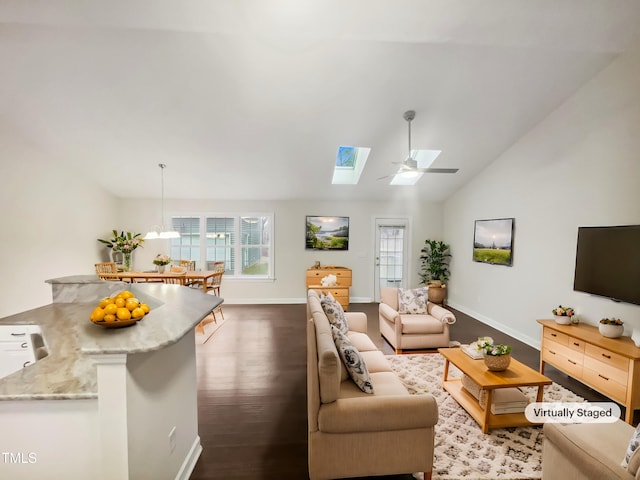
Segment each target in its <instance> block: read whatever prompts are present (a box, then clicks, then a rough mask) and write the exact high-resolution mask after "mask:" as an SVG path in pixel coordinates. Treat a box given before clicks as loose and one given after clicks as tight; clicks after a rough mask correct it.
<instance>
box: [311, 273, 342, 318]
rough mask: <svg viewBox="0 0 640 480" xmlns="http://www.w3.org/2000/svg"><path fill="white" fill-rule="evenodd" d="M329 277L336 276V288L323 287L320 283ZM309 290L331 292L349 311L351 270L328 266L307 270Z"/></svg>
mask: <svg viewBox="0 0 640 480" xmlns="http://www.w3.org/2000/svg"><path fill="white" fill-rule="evenodd" d="M327 275H335V276H336V278H337V285H336V286H334V287H323V286H322V285H321V284H320V281H321V280H322V279H323V278H324V277H326V276H327ZM306 281H307V288H308V289H310V290H315V291H317V292H318V294H320V293H321V292H329V293H331V295H332V296H333V298H335V299H336V300H337V301H338V303H340V305H342V308H343V309H344V310H345V311H347V310H348V309H349V287H351V269H350V268H346V267H335V266H326V267H320V268H309V269H307V275H306Z"/></svg>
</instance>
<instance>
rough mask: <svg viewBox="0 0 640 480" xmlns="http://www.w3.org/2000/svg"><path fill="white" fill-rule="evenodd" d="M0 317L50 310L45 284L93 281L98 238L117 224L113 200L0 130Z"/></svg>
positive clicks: (98, 255)
mask: <svg viewBox="0 0 640 480" xmlns="http://www.w3.org/2000/svg"><path fill="white" fill-rule="evenodd" d="M0 145H2V147H1V149H2V150H1V155H2V160H1V161H0V178H1V179H2V188H0V202H1V203H0V204H1V205H2V209H1V213H0V224H1V225H2V230H1V231H2V234H1V235H0V252H1V253H0V255H1V257H2V270H3V272H4V273H3V275H2V289H1V294H0V299H1V301H0V317H5V316H7V315H10V314H13V313H18V312H22V311H24V310H28V309H31V308H34V307H38V306H41V305H46V304H49V303H51V288H50V286H49V285H48V284H46V283H45V280H47V279H50V278H55V277H62V276H67V275H75V274H87V273H93V272H94V271H95V270H94V267H93V265H94V263H96V262H98V261H100V259H101V257H100V256H101V249H100V247H99V244H98V242H97V241H96V238H98V236H102V235H107V234H108V233H109V228H110V227H111V225H114V224H116V206H117V202H116V199H115V198H114V197H113V196H111V195H109V194H108V193H106V192H105V191H103V190H101V189H99V188H97V187H96V186H95V185H92V184H90V183H88V182H86V180H84V178H83V175H82V174H81V172H75V171H69V170H68V169H65V168H64V166H63V161H62V160H60V159H55V158H48V157H45V156H44V155H43V154H42V152H40V151H39V150H38V149H37V146H35V145H30V144H29V142H26V141H24V140H23V139H20V138H19V137H18V136H16V135H8V134H6V132H2V131H1V130H0Z"/></svg>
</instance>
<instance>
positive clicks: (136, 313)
mask: <svg viewBox="0 0 640 480" xmlns="http://www.w3.org/2000/svg"><path fill="white" fill-rule="evenodd" d="M142 317H144V310H142V308H140V307H136V308H134V309H133V310H132V311H131V318H135V319H136V320H137V319H139V318H142Z"/></svg>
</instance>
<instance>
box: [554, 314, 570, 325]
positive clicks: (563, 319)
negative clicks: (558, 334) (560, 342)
mask: <svg viewBox="0 0 640 480" xmlns="http://www.w3.org/2000/svg"><path fill="white" fill-rule="evenodd" d="M553 318H555V320H556V323H557V324H558V325H571V317H569V316H568V315H554V316H553Z"/></svg>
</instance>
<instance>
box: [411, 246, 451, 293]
mask: <svg viewBox="0 0 640 480" xmlns="http://www.w3.org/2000/svg"><path fill="white" fill-rule="evenodd" d="M424 243H425V246H424V247H422V250H420V253H421V255H420V262H421V266H422V271H421V272H420V273H419V275H420V279H421V282H420V283H422V284H427V283H429V282H430V281H432V280H440V281H442V282H446V281H447V280H449V260H450V259H451V254H450V253H449V245H447V244H446V243H444V242H440V241H436V240H425V241H424Z"/></svg>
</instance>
